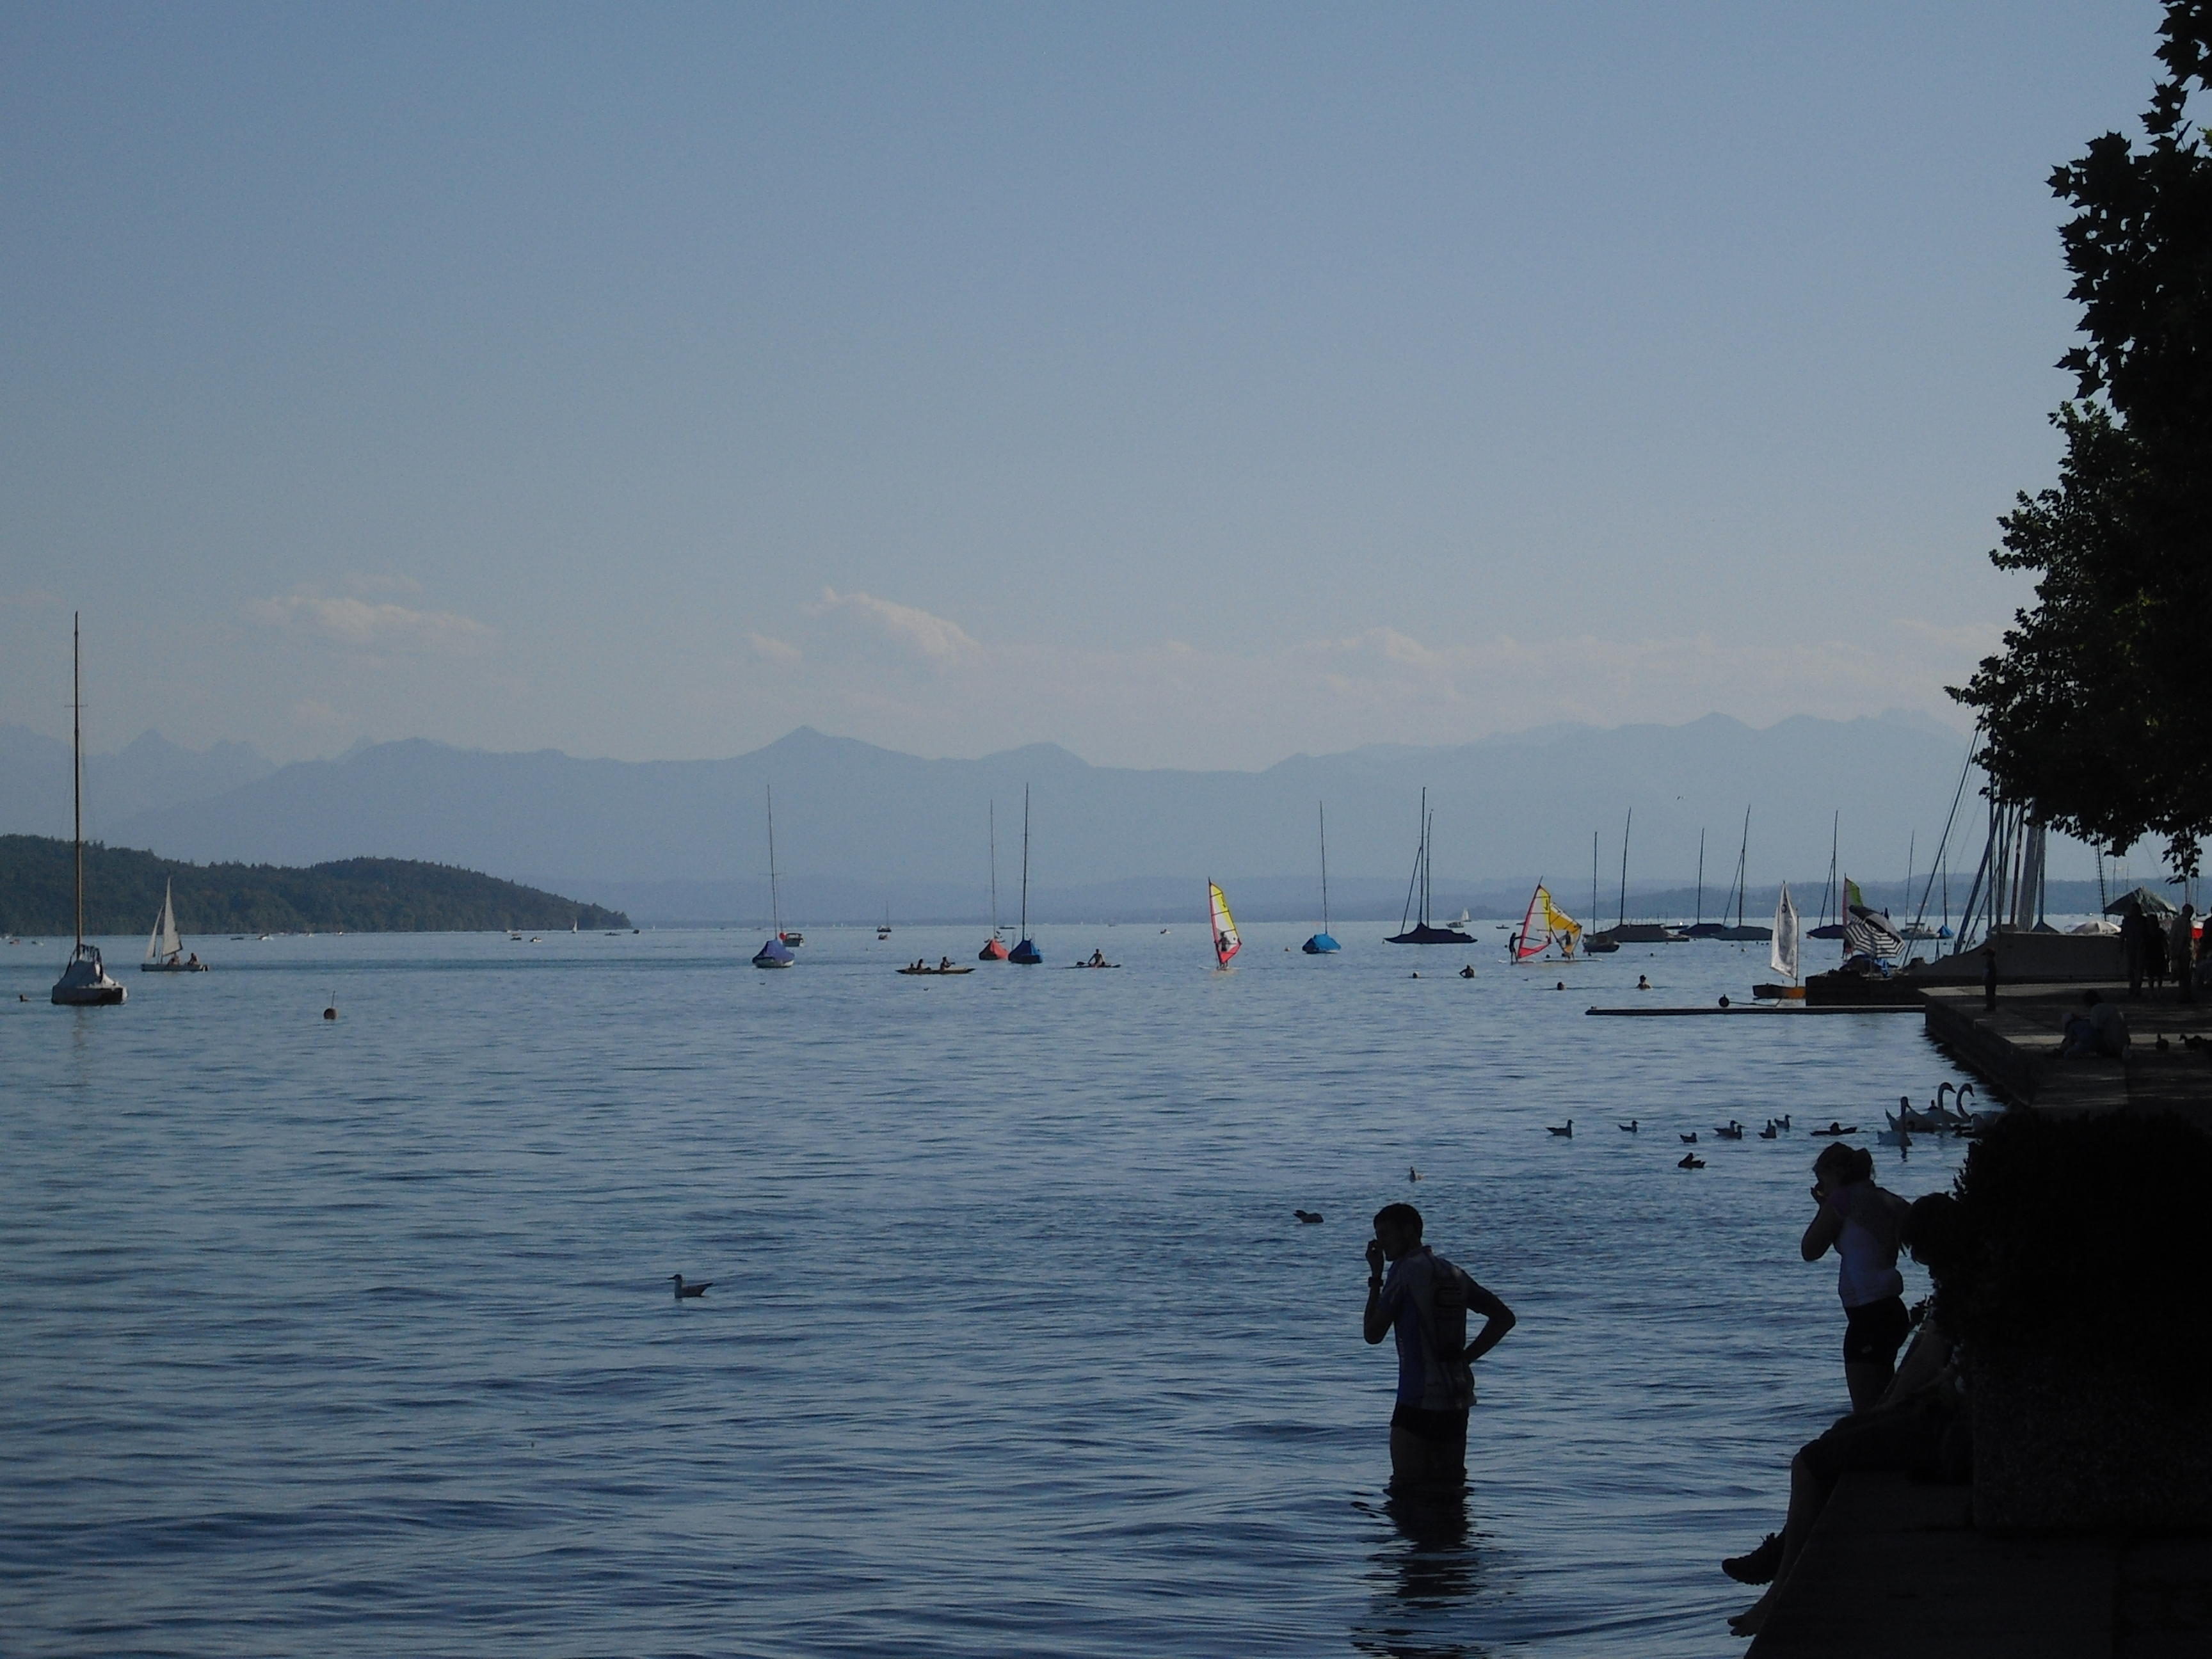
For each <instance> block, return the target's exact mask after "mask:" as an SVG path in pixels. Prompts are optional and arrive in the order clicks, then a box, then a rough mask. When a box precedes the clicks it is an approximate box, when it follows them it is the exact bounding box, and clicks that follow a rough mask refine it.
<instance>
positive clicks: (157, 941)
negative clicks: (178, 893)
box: [138, 879, 208, 974]
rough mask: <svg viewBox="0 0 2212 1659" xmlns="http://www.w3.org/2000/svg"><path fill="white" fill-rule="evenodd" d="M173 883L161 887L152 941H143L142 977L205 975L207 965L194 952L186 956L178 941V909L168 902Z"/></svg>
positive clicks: (169, 881) (140, 970)
mask: <svg viewBox="0 0 2212 1659" xmlns="http://www.w3.org/2000/svg"><path fill="white" fill-rule="evenodd" d="M174 885H175V882H174V880H173V879H171V880H167V881H164V882H163V883H162V884H161V915H158V916H156V917H155V918H154V933H153V937H151V938H150V939H148V940H147V941H146V959H145V961H143V962H142V963H139V964H138V971H139V972H140V973H142V974H204V973H205V972H207V971H208V965H207V963H204V962H202V961H201V960H200V958H199V953H198V952H197V951H194V952H193V953H192V954H191V956H189V957H187V956H186V955H185V942H184V941H183V940H182V939H179V938H178V937H177V908H176V906H175V905H174V904H173V903H172V902H170V898H171V890H172V889H173V887H174Z"/></svg>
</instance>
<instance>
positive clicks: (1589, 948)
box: [1583, 829, 1627, 957]
mask: <svg viewBox="0 0 2212 1659" xmlns="http://www.w3.org/2000/svg"><path fill="white" fill-rule="evenodd" d="M1626 857H1627V853H1626V848H1624V849H1623V851H1622V858H1623V860H1624V861H1625V860H1626ZM1590 920H1591V921H1596V920H1597V831H1596V830H1595V829H1593V830H1591V831H1590ZM1619 949H1620V940H1619V939H1615V938H1614V937H1613V935H1612V934H1610V933H1603V932H1600V933H1591V934H1589V936H1588V937H1586V938H1585V939H1583V955H1584V956H1586V957H1609V956H1611V955H1612V954H1613V952H1614V951H1618V950H1619Z"/></svg>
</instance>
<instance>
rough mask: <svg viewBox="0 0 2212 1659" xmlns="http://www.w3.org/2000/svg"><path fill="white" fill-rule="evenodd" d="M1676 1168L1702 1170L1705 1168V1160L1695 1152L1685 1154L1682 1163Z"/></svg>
mask: <svg viewBox="0 0 2212 1659" xmlns="http://www.w3.org/2000/svg"><path fill="white" fill-rule="evenodd" d="M1674 1167H1675V1168H1676V1169H1678V1170H1702V1169H1704V1168H1705V1159H1703V1158H1699V1156H1698V1155H1697V1154H1696V1153H1695V1152H1685V1153H1683V1154H1682V1161H1681V1162H1680V1164H1676V1165H1675V1166H1674Z"/></svg>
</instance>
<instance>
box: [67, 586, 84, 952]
mask: <svg viewBox="0 0 2212 1659" xmlns="http://www.w3.org/2000/svg"><path fill="white" fill-rule="evenodd" d="M82 621H83V613H82V612H81V611H72V612H71V613H70V816H71V819H72V827H73V829H74V830H75V832H76V948H77V949H78V950H79V951H82V950H83V949H84V639H83V635H82V630H81V624H82Z"/></svg>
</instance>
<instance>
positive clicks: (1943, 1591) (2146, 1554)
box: [1745, 1474, 2212, 1659]
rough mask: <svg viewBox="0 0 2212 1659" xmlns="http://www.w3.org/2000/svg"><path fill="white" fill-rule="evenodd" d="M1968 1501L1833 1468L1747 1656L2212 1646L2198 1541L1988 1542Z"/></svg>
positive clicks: (2047, 1656) (2209, 1547)
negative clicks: (1823, 1503) (1829, 1488)
mask: <svg viewBox="0 0 2212 1659" xmlns="http://www.w3.org/2000/svg"><path fill="white" fill-rule="evenodd" d="M1971 1503H1972V1499H1971V1495H1970V1494H1969V1492H1968V1491H1967V1489H1966V1487H1964V1486H1913V1485H1911V1484H1910V1483H1909V1482H1907V1481H1906V1480H1905V1477H1904V1476H1903V1475H1901V1474H1849V1475H1845V1476H1844V1478H1843V1480H1841V1481H1839V1482H1838V1484H1837V1486H1836V1493H1835V1496H1834V1497H1833V1498H1830V1499H1829V1500H1828V1506H1827V1508H1826V1509H1825V1510H1822V1511H1821V1512H1820V1521H1819V1522H1818V1523H1817V1524H1816V1525H1815V1526H1814V1528H1813V1533H1812V1536H1811V1537H1810V1538H1808V1539H1807V1541H1806V1544H1805V1551H1804V1553H1803V1554H1802V1556H1801V1557H1800V1558H1799V1559H1798V1563H1797V1570H1796V1571H1795V1572H1794V1573H1792V1574H1791V1575H1790V1583H1788V1584H1787V1585H1786V1586H1785V1587H1784V1590H1783V1593H1782V1595H1781V1597H1780V1599H1779V1600H1778V1603H1777V1605H1776V1606H1775V1607H1774V1609H1773V1612H1772V1613H1771V1614H1770V1615H1769V1617H1768V1619H1767V1621H1766V1628H1765V1630H1764V1631H1763V1632H1760V1633H1759V1636H1758V1637H1756V1638H1754V1639H1753V1642H1752V1644H1751V1646H1750V1649H1749V1656H1750V1659H2183V1656H2188V1659H2202V1656H2203V1655H2204V1654H2205V1653H2207V1652H2212V1539H2208V1538H2150V1539H2125V1538H2004V1537H1994V1536H1991V1535H1990V1534H1988V1533H1982V1532H1976V1531H1975V1530H1974V1529H1973V1526H1972V1517H1971V1514H1970V1509H1971ZM1757 1595H1758V1592H1757V1591H1755V1590H1753V1591H1747V1593H1746V1595H1745V1604H1746V1605H1747V1606H1748V1605H1749V1604H1750V1602H1751V1601H1752V1600H1753V1599H1754V1598H1755V1597H1756V1596H1757Z"/></svg>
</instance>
